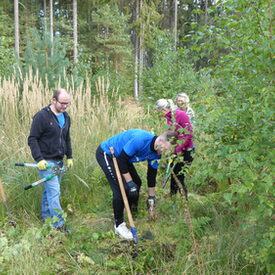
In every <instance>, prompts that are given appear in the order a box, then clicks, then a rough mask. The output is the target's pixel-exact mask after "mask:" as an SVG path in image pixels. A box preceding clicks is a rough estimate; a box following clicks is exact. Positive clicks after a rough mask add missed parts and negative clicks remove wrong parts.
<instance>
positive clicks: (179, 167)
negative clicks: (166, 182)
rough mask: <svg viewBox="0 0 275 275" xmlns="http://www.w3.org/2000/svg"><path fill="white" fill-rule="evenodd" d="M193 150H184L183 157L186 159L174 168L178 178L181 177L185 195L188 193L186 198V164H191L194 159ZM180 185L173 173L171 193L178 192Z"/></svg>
mask: <svg viewBox="0 0 275 275" xmlns="http://www.w3.org/2000/svg"><path fill="white" fill-rule="evenodd" d="M192 152H193V150H192V151H183V157H184V161H183V162H178V163H177V164H175V167H174V169H173V171H174V173H175V174H176V176H177V178H178V179H179V181H180V183H181V184H182V187H183V189H184V191H185V195H186V199H187V187H186V185H185V183H184V178H185V176H184V166H185V165H190V164H191V162H192V161H193V157H192V155H191V154H192ZM178 189H179V188H178V185H177V183H176V180H175V179H174V177H173V175H171V185H170V193H171V195H174V194H176V193H177V191H178Z"/></svg>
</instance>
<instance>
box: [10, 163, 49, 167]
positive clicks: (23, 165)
mask: <svg viewBox="0 0 275 275" xmlns="http://www.w3.org/2000/svg"><path fill="white" fill-rule="evenodd" d="M15 166H21V167H34V168H37V164H35V163H22V162H16V163H15ZM46 168H52V166H51V165H46Z"/></svg>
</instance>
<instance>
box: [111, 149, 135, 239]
mask: <svg viewBox="0 0 275 275" xmlns="http://www.w3.org/2000/svg"><path fill="white" fill-rule="evenodd" d="M109 149H110V151H111V154H112V157H113V162H114V166H115V170H116V175H117V179H118V183H119V188H120V191H121V195H122V198H123V202H124V206H125V209H126V212H127V216H128V220H129V224H130V229H131V232H132V234H133V241H134V243H137V230H136V228H135V224H134V220H133V216H132V213H131V210H130V207H129V202H128V199H127V196H126V192H125V189H124V185H123V181H122V178H121V174H120V171H119V168H118V164H117V159H116V157H115V151H114V147H110V148H109Z"/></svg>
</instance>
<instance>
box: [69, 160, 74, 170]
mask: <svg viewBox="0 0 275 275" xmlns="http://www.w3.org/2000/svg"><path fill="white" fill-rule="evenodd" d="M73 165H74V162H73V159H67V166H68V168H72V167H73Z"/></svg>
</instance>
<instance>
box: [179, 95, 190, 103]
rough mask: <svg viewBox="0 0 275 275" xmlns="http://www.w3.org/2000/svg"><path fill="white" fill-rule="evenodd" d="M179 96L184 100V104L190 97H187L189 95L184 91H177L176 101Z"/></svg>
mask: <svg viewBox="0 0 275 275" xmlns="http://www.w3.org/2000/svg"><path fill="white" fill-rule="evenodd" d="M180 97H181V98H183V99H184V102H185V103H186V104H189V102H190V99H189V96H188V95H187V94H186V93H179V94H178V95H177V96H176V101H178V99H179V98H180Z"/></svg>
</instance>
